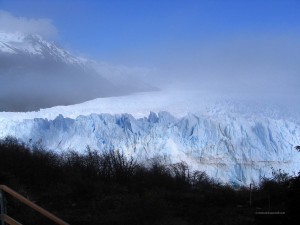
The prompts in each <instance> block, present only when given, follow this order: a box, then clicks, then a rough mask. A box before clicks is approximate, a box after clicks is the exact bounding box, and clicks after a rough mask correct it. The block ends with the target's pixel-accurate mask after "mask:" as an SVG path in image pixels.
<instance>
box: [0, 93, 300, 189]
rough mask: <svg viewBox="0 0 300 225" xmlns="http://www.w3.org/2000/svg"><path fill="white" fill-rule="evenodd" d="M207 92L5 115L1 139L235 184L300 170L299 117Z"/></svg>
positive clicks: (0, 127) (136, 97)
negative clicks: (166, 166) (159, 163)
mask: <svg viewBox="0 0 300 225" xmlns="http://www.w3.org/2000/svg"><path fill="white" fill-rule="evenodd" d="M180 94H183V93H180ZM199 94H200V96H201V92H200V93H198V94H197V93H193V94H191V92H190V93H189V96H187V93H185V95H186V99H189V100H188V101H181V100H180V98H174V93H173V94H170V93H160V94H159V93H140V94H135V95H131V96H122V97H113V98H100V99H96V100H93V101H89V102H86V103H83V104H78V105H73V106H66V107H54V108H50V109H45V110H41V111H39V112H32V113H0V137H5V136H7V135H11V136H15V137H17V138H18V139H19V140H22V141H24V142H26V143H29V144H32V143H40V144H42V145H43V146H45V147H46V148H47V149H50V150H55V151H66V150H68V149H73V150H76V151H84V150H85V149H86V147H87V145H88V146H90V147H91V148H92V149H97V150H99V151H104V150H109V149H117V150H120V151H123V152H124V153H125V154H126V155H128V156H133V157H134V158H136V159H137V160H138V161H140V162H143V163H147V161H148V160H149V159H151V158H153V157H162V158H164V159H165V160H166V163H175V162H181V161H185V162H187V163H188V165H189V166H190V167H191V168H193V169H198V170H202V171H205V172H207V173H208V175H210V176H211V177H213V178H215V179H219V180H221V181H223V182H227V183H230V184H234V185H249V184H250V183H258V182H259V180H260V179H261V178H262V177H264V176H270V175H271V172H272V169H275V170H276V169H282V170H284V171H286V172H288V173H291V174H293V173H297V172H298V171H299V170H300V154H299V152H297V151H296V150H295V149H294V146H296V145H299V143H300V126H299V122H297V120H293V119H290V118H288V117H283V116H280V117H278V116H277V114H276V115H273V114H269V113H267V112H263V111H262V112H260V113H259V112H257V111H256V112H255V113H254V112H251V111H249V110H247V113H246V112H243V110H241V109H240V108H241V107H239V106H238V105H235V104H233V103H232V104H229V103H228V102H226V101H225V102H224V104H222V102H219V103H209V101H206V100H205V98H204V97H202V99H201V98H199V97H200V96H199ZM172 96H173V98H172ZM159 100H161V101H159ZM201 102H202V103H201ZM155 103H157V104H155ZM240 104H242V103H240ZM155 105H156V108H155V107H154V106H155ZM151 108H153V109H154V111H153V110H151ZM252 108H253V109H255V108H256V107H255V106H254V105H253V107H252ZM255 110H256V109H255ZM126 112H128V113H126ZM131 113H132V114H131ZM272 115H273V116H272Z"/></svg>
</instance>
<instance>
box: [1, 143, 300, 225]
mask: <svg viewBox="0 0 300 225" xmlns="http://www.w3.org/2000/svg"><path fill="white" fill-rule="evenodd" d="M0 184H5V185H8V186H9V187H11V188H13V189H14V190H16V191H18V192H19V193H20V194H22V195H24V196H26V197H27V198H29V199H30V200H31V201H34V202H35V203H37V204H39V205H40V206H42V207H44V208H46V209H47V210H49V211H51V212H53V213H54V214H56V215H58V216H59V217H61V218H62V219H64V220H65V221H67V222H69V223H70V224H73V225H77V224H78V225H83V224H84V225H89V224H116V225H117V224H122V225H126V224H130V225H135V224H136V225H148V224H157V225H158V224H160V225H169V224H171V225H172V224H173V225H186V224H197V225H198V224H268V223H269V222H272V224H282V223H283V222H289V223H290V224H292V222H293V221H294V220H295V219H296V216H297V214H298V212H299V208H300V206H299V203H300V199H299V198H300V194H299V190H300V185H299V184H300V178H299V176H298V177H290V176H288V175H287V174H285V173H284V172H282V171H277V172H276V171H274V176H273V178H272V179H264V180H263V181H262V183H261V185H260V186H259V187H255V188H253V189H252V191H251V202H250V189H249V188H248V187H241V188H239V189H233V188H232V187H231V186H229V185H224V184H221V183H219V182H216V181H214V180H213V179H210V178H209V177H208V176H207V175H206V174H205V173H204V172H199V171H190V170H189V168H188V166H187V165H186V164H185V163H178V164H172V165H167V166H166V165H164V164H163V163H161V162H160V160H159V159H154V160H152V161H151V163H150V164H149V166H147V167H146V166H143V165H140V164H138V163H137V162H136V161H135V160H133V159H128V158H126V157H125V156H124V155H122V154H121V153H120V152H118V151H110V152H104V153H99V152H98V151H94V150H91V149H87V150H86V151H85V153H83V154H80V153H78V152H74V151H68V152H65V153H61V154H59V153H54V152H49V151H45V150H43V149H42V148H40V147H34V148H29V147H27V146H26V145H25V144H22V143H21V144H20V143H18V142H17V141H16V140H15V139H13V138H6V139H4V140H2V141H0ZM6 198H7V207H8V214H9V215H10V216H11V217H13V218H15V219H16V220H18V221H19V222H21V223H22V224H24V225H26V224H45V225H47V224H53V223H52V222H50V221H48V220H47V219H45V218H43V217H42V216H40V215H39V214H38V213H36V212H34V211H33V210H31V209H30V208H28V207H26V206H24V205H22V204H21V203H19V202H18V201H16V200H14V199H13V198H11V197H9V196H6ZM261 212H263V213H261ZM266 212H271V213H269V214H267V213H266ZM274 212H279V213H277V214H276V213H275V214H274ZM283 213H284V214H283Z"/></svg>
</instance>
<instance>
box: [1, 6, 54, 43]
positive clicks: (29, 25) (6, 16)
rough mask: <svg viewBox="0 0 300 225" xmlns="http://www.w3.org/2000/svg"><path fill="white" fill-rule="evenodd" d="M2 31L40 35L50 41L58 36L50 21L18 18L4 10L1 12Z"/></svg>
mask: <svg viewBox="0 0 300 225" xmlns="http://www.w3.org/2000/svg"><path fill="white" fill-rule="evenodd" d="M0 31H4V32H21V33H25V34H39V35H41V36H43V37H44V38H50V39H51V38H55V37H56V36H57V29H56V27H55V26H54V25H53V24H52V21H51V20H50V19H46V18H42V19H31V18H25V17H17V16H14V15H12V14H11V13H9V12H6V11H2V10H0Z"/></svg>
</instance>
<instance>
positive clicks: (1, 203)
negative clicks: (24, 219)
mask: <svg viewBox="0 0 300 225" xmlns="http://www.w3.org/2000/svg"><path fill="white" fill-rule="evenodd" d="M5 214H6V202H5V197H4V193H3V191H2V190H1V189H0V221H1V225H5V223H4V215H5Z"/></svg>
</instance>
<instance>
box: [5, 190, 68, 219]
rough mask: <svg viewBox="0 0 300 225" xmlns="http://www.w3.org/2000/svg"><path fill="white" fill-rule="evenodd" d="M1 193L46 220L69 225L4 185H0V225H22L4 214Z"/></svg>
mask: <svg viewBox="0 0 300 225" xmlns="http://www.w3.org/2000/svg"><path fill="white" fill-rule="evenodd" d="M3 192H6V193H8V194H9V195H11V196H12V197H14V198H16V199H17V200H19V201H20V202H22V203H24V204H25V205H27V206H29V207H31V208H32V209H34V210H35V211H37V212H39V213H40V214H42V215H43V216H45V217H47V218H48V219H50V220H52V221H53V222H55V223H56V224H59V225H69V224H68V223H66V222H65V221H63V220H62V219H60V218H58V217H57V216H55V215H53V214H52V213H50V212H48V211H47V210H45V209H43V208H42V207H40V206H38V205H37V204H35V203H33V202H31V201H30V200H28V199H27V198H25V197H23V196H22V195H20V194H19V193H17V192H15V191H14V190H12V189H11V188H9V187H7V186H5V185H0V208H1V218H0V221H1V225H5V223H7V224H9V225H22V224H21V223H19V222H18V221H16V220H14V219H13V218H11V217H9V216H8V215H7V214H6V207H5V202H4V194H3Z"/></svg>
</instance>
